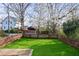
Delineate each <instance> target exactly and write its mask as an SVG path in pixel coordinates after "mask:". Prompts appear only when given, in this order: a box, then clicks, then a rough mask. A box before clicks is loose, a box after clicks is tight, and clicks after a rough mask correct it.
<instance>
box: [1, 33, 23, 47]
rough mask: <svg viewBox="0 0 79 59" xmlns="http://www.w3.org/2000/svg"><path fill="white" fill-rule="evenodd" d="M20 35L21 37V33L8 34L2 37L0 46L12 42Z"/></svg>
mask: <svg viewBox="0 0 79 59" xmlns="http://www.w3.org/2000/svg"><path fill="white" fill-rule="evenodd" d="M21 37H22V34H15V35H10V36H7V37H4V38H2V39H0V47H3V46H5V45H6V44H8V43H10V42H13V41H15V40H17V39H20V38H21Z"/></svg>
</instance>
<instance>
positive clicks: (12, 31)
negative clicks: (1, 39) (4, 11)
mask: <svg viewBox="0 0 79 59" xmlns="http://www.w3.org/2000/svg"><path fill="white" fill-rule="evenodd" d="M5 32H6V33H8V30H5ZM9 33H21V30H19V29H12V30H10V31H9Z"/></svg>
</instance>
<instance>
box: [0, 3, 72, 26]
mask: <svg viewBox="0 0 79 59" xmlns="http://www.w3.org/2000/svg"><path fill="white" fill-rule="evenodd" d="M66 5H68V7H67V8H65V6H66ZM70 5H71V4H65V6H63V3H62V4H58V6H57V7H56V8H58V9H60V8H63V11H62V12H61V16H62V15H64V14H65V13H66V11H67V9H68V8H70ZM34 9H35V4H34V3H32V4H31V5H30V6H29V7H28V8H27V11H26V15H25V21H24V22H25V23H24V24H25V26H31V25H33V23H35V22H33V23H29V22H31V21H33V20H35V19H33V18H32V17H31V16H33V15H34V14H35V15H36V16H37V14H36V13H35V12H34ZM28 14H29V15H30V17H29V15H28ZM10 15H11V16H14V15H13V14H10ZM42 15H43V16H44V15H45V14H42ZM6 16H7V13H6V9H4V5H3V4H1V3H0V19H2V20H4V18H5V17H6ZM45 17H47V16H46V15H45Z"/></svg>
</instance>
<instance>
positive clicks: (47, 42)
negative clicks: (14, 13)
mask: <svg viewBox="0 0 79 59" xmlns="http://www.w3.org/2000/svg"><path fill="white" fill-rule="evenodd" d="M4 48H10V49H12V48H15V49H16V48H31V49H33V54H32V55H33V56H79V49H76V48H73V47H71V46H69V45H67V44H65V43H63V42H61V41H59V40H58V39H33V38H21V39H19V40H16V41H14V42H13V43H10V44H8V45H7V46H5V47H4Z"/></svg>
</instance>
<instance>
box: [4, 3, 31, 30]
mask: <svg viewBox="0 0 79 59" xmlns="http://www.w3.org/2000/svg"><path fill="white" fill-rule="evenodd" d="M29 5H30V3H9V6H8V5H6V4H4V6H5V7H7V8H8V9H10V11H11V12H13V13H14V15H15V16H16V17H18V18H19V19H20V21H21V30H23V29H24V17H25V12H26V9H27V7H28V6H29Z"/></svg>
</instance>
